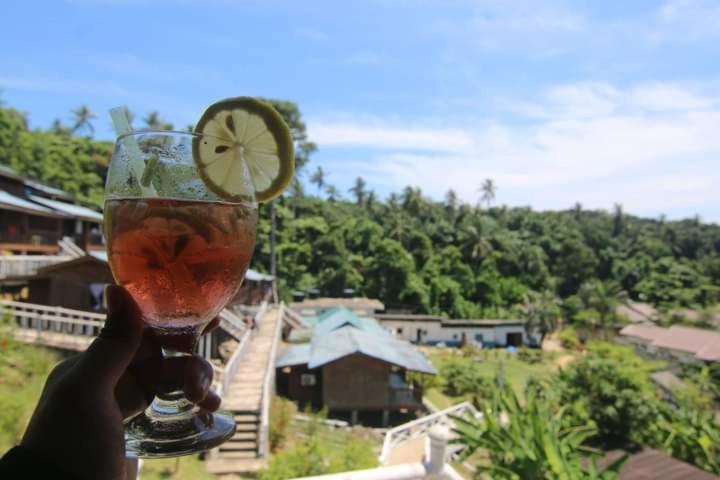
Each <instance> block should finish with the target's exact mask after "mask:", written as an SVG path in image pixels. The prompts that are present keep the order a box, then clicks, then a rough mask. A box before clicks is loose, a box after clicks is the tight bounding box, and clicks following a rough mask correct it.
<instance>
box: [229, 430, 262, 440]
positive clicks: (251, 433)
mask: <svg viewBox="0 0 720 480" xmlns="http://www.w3.org/2000/svg"><path fill="white" fill-rule="evenodd" d="M255 440H257V429H255V430H236V431H235V435H233V436H232V438H231V439H230V441H255Z"/></svg>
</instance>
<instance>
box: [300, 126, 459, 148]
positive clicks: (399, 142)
mask: <svg viewBox="0 0 720 480" xmlns="http://www.w3.org/2000/svg"><path fill="white" fill-rule="evenodd" d="M308 132H309V135H310V138H312V139H313V141H315V142H317V143H318V144H320V145H322V146H324V147H336V146H343V147H351V146H352V147H369V148H374V149H378V148H382V149H388V150H391V149H405V150H411V151H412V150H425V151H427V150H435V151H444V152H453V151H467V150H468V149H471V147H472V144H473V139H472V137H471V136H470V135H468V133H466V132H464V131H462V130H460V129H448V128H438V129H433V128H406V127H402V126H388V125H372V124H369V123H362V124H360V123H352V122H344V121H340V122H334V121H310V122H309V126H308Z"/></svg>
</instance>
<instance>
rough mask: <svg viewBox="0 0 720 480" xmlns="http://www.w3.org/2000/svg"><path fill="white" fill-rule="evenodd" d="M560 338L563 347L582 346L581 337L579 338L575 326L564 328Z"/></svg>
mask: <svg viewBox="0 0 720 480" xmlns="http://www.w3.org/2000/svg"><path fill="white" fill-rule="evenodd" d="M558 338H559V339H560V343H561V344H562V346H563V348H567V349H568V350H578V349H579V348H580V345H581V344H580V339H579V338H578V334H577V330H575V327H572V326H571V327H567V328H563V329H562V331H561V332H560V334H559V335H558Z"/></svg>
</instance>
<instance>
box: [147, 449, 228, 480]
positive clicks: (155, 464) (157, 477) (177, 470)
mask: <svg viewBox="0 0 720 480" xmlns="http://www.w3.org/2000/svg"><path fill="white" fill-rule="evenodd" d="M140 478H142V480H164V479H173V480H215V479H217V477H216V476H215V475H211V474H210V473H208V472H207V471H205V465H204V464H203V462H202V461H201V460H200V459H199V458H198V457H197V456H196V455H189V456H187V457H180V458H162V459H157V460H143V466H142V470H140Z"/></svg>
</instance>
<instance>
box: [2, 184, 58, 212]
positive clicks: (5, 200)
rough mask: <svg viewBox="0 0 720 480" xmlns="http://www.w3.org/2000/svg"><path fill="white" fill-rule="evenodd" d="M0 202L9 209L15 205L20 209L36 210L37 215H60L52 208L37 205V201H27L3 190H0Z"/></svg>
mask: <svg viewBox="0 0 720 480" xmlns="http://www.w3.org/2000/svg"><path fill="white" fill-rule="evenodd" d="M0 204H2V205H5V206H7V207H9V208H10V209H12V208H13V207H15V208H19V209H22V210H32V211H34V212H37V213H38V214H39V215H50V216H53V217H55V216H61V215H60V214H58V213H56V212H54V211H53V210H50V209H49V208H46V207H43V206H42V205H38V204H37V203H33V202H28V201H27V200H24V199H22V198H20V197H16V196H15V195H11V194H9V193H8V192H6V191H4V190H0Z"/></svg>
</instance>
